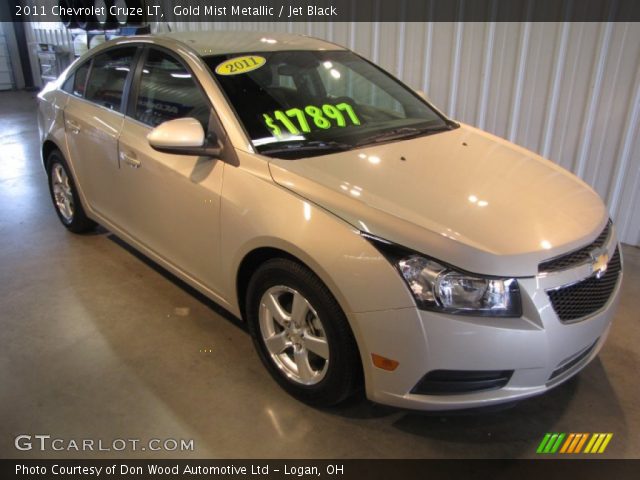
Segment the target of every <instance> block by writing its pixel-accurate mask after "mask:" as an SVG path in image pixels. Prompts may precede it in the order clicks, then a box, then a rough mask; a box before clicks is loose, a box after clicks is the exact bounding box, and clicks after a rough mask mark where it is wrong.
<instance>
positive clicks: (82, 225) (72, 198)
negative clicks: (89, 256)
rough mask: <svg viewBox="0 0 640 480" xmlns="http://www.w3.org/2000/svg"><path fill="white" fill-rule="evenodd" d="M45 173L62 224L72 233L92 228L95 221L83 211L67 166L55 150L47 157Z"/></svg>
mask: <svg viewBox="0 0 640 480" xmlns="http://www.w3.org/2000/svg"><path fill="white" fill-rule="evenodd" d="M47 173H48V176H49V192H50V193H51V200H52V201H53V206H54V207H55V209H56V213H57V214H58V218H59V219H60V221H61V222H62V224H63V225H64V226H65V227H67V228H68V229H69V230H70V231H72V232H74V233H83V232H87V231H89V230H92V229H93V228H94V227H95V226H96V223H95V222H94V221H93V220H91V219H90V218H88V217H87V215H86V214H85V213H84V209H83V208H82V204H81V203H80V197H79V196H78V192H77V189H76V185H75V183H74V181H73V178H72V177H71V174H70V171H69V167H68V166H67V163H66V162H65V160H64V158H63V157H62V154H61V153H60V152H59V151H57V150H54V151H53V152H51V154H50V155H49V157H48V158H47Z"/></svg>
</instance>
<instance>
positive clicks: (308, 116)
mask: <svg viewBox="0 0 640 480" xmlns="http://www.w3.org/2000/svg"><path fill="white" fill-rule="evenodd" d="M272 115H273V116H272ZM262 117H263V118H264V123H265V125H266V126H267V128H269V130H271V133H272V134H273V135H274V136H276V137H280V136H281V135H282V131H283V130H285V131H286V132H288V133H290V134H291V135H297V134H299V133H301V132H304V133H308V132H310V131H311V128H312V125H314V126H315V127H317V128H319V129H321V130H327V129H329V128H335V127H346V126H347V123H350V124H351V125H360V119H359V118H358V115H356V112H355V111H354V110H353V107H352V106H351V105H349V104H348V103H344V102H343V103H338V104H337V105H331V104H329V103H325V104H323V105H320V106H316V105H307V106H306V107H304V108H290V109H289V110H284V111H283V110H275V111H274V112H273V113H272V114H269V113H264V114H262Z"/></svg>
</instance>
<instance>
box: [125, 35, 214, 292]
mask: <svg viewBox="0 0 640 480" xmlns="http://www.w3.org/2000/svg"><path fill="white" fill-rule="evenodd" d="M131 95H132V98H131V101H130V102H129V109H128V112H127V117H126V118H125V120H124V125H123V128H122V133H121V135H120V141H119V155H120V165H121V181H120V182H119V186H118V193H119V195H120V196H121V198H122V200H123V201H124V202H125V204H126V208H125V209H123V212H122V216H120V217H118V220H117V222H118V224H119V225H120V226H121V227H122V228H123V229H124V230H126V231H127V232H129V233H130V234H132V236H133V237H135V238H136V239H137V240H138V241H140V242H141V243H142V244H144V245H145V246H146V247H147V248H149V249H151V250H152V251H153V252H155V253H156V254H158V255H159V256H161V257H162V258H163V259H165V260H167V261H169V262H170V263H172V264H173V265H175V266H177V267H178V268H179V269H180V270H181V271H182V272H184V273H186V274H188V275H189V276H190V277H191V278H193V279H194V280H196V281H198V282H199V283H201V284H203V285H205V286H207V287H208V288H210V289H213V290H217V288H216V287H217V285H215V283H216V282H215V280H214V272H215V270H216V269H217V263H218V250H219V245H220V242H219V237H220V234H219V212H220V192H221V188H222V174H223V170H224V165H225V164H224V162H223V161H222V160H220V159H214V158H210V157H198V156H190V155H175V154H166V153H160V152H158V151H156V150H154V149H153V148H151V146H150V145H149V143H148V142H147V139H146V137H147V134H148V133H149V132H150V131H151V130H152V129H153V128H154V127H155V126H157V125H159V124H160V123H162V122H164V121H167V120H173V119H176V118H184V117H194V118H196V119H197V120H199V121H200V122H201V123H202V125H203V127H204V130H205V132H207V131H209V129H214V128H219V125H217V124H216V126H214V125H213V122H215V121H216V120H214V116H213V115H212V107H211V104H210V103H209V100H208V98H207V97H206V95H205V94H204V92H203V91H202V89H201V88H200V86H199V84H198V82H197V80H196V79H195V78H194V76H193V75H192V72H191V71H190V70H189V69H188V68H187V67H186V66H185V64H184V63H183V62H182V61H181V60H180V59H179V58H178V57H177V56H176V55H174V54H173V53H172V52H169V51H168V50H164V49H160V48H155V47H147V49H146V52H145V54H144V56H143V60H142V62H141V64H140V67H139V68H138V72H137V73H136V75H135V77H134V84H133V85H132V93H131Z"/></svg>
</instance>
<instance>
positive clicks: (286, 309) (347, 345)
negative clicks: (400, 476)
mask: <svg viewBox="0 0 640 480" xmlns="http://www.w3.org/2000/svg"><path fill="white" fill-rule="evenodd" d="M275 302H277V303H275ZM294 307H295V311H296V313H295V314H293V312H294ZM298 307H299V308H298ZM245 311H246V313H247V322H248V326H249V331H250V332H251V336H252V338H253V342H254V345H255V347H256V350H257V352H258V355H259V356H260V359H261V360H262V363H264V365H265V367H266V368H267V370H268V371H269V373H270V374H271V376H272V377H273V378H274V379H275V380H276V381H277V382H278V383H279V384H280V386H281V387H282V388H284V390H286V391H287V392H288V393H290V394H291V395H292V396H294V397H296V398H298V399H299V400H301V401H303V402H305V403H307V404H310V405H314V406H321V407H328V406H333V405H336V404H338V403H341V402H343V401H344V400H346V399H347V398H349V397H350V396H352V395H353V394H354V393H355V392H357V391H358V390H360V389H361V386H362V366H361V363H360V355H359V352H358V347H357V345H356V341H355V339H354V337H353V333H352V332H351V329H350V327H349V324H348V322H347V319H346V316H345V314H344V312H343V311H342V309H341V308H340V306H339V305H338V303H337V302H336V300H335V298H334V297H333V295H331V293H330V292H329V289H328V288H327V287H326V286H325V285H324V283H322V281H321V280H320V279H319V278H318V277H317V276H316V275H315V274H314V273H313V272H311V271H310V270H309V269H308V268H306V267H305V266H303V265H301V264H300V263H297V262H295V261H293V260H289V259H285V258H276V259H272V260H268V261H267V262H265V263H263V264H262V265H261V266H260V267H259V268H258V269H257V270H256V272H255V273H254V274H253V276H252V278H251V280H250V282H249V286H248V289H247V298H246V310H245ZM274 312H275V314H274ZM298 312H300V313H301V312H304V314H303V315H300V314H298ZM287 318H288V320H287Z"/></svg>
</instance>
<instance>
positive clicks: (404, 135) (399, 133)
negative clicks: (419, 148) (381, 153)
mask: <svg viewBox="0 0 640 480" xmlns="http://www.w3.org/2000/svg"><path fill="white" fill-rule="evenodd" d="M452 129H453V127H452V126H451V125H448V124H444V125H432V126H429V127H422V128H418V127H399V128H394V129H393V130H387V131H385V132H381V133H377V134H374V135H371V136H368V137H366V138H364V139H363V140H360V141H359V142H358V143H357V144H356V145H357V146H359V147H360V146H363V145H368V144H370V143H381V142H389V141H391V140H400V139H409V138H415V137H420V136H422V135H427V134H430V133H437V132H444V131H447V130H452Z"/></svg>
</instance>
